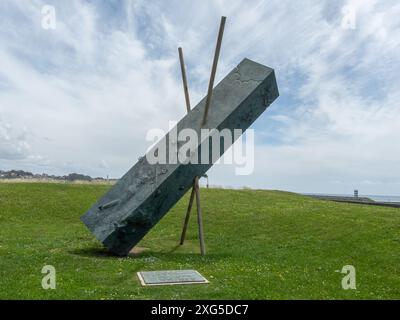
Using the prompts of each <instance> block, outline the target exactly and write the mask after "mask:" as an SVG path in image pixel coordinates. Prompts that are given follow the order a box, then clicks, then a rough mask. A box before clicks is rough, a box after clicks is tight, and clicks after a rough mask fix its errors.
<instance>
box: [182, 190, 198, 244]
mask: <svg viewBox="0 0 400 320" xmlns="http://www.w3.org/2000/svg"><path fill="white" fill-rule="evenodd" d="M194 193H195V187H194V184H193V187H192V192H191V193H190V200H189V206H188V208H187V211H186V217H185V222H184V224H183V230H182V235H181V242H180V245H183V243H184V242H185V237H186V230H187V227H188V224H189V218H190V212H191V211H192V206H193V200H194Z"/></svg>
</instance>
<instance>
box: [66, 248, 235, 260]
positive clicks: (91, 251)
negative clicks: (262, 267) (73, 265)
mask: <svg viewBox="0 0 400 320" xmlns="http://www.w3.org/2000/svg"><path fill="white" fill-rule="evenodd" d="M179 248H181V246H180V245H176V246H174V247H173V248H171V249H170V250H168V251H167V250H166V251H155V250H151V249H147V248H146V249H145V250H143V251H142V252H140V253H137V254H132V253H130V254H129V255H128V256H118V255H115V254H113V253H111V252H110V251H108V250H107V249H106V248H99V247H88V248H81V249H74V250H70V251H69V253H70V254H73V255H78V256H81V257H86V258H101V259H137V260H143V259H146V258H156V259H160V260H162V261H186V260H188V259H190V260H191V261H192V262H212V261H219V260H222V259H224V260H226V259H229V258H232V257H231V256H230V255H229V254H213V253H210V254H206V255H205V256H202V255H200V253H188V252H179V251H177V250H178V249H179Z"/></svg>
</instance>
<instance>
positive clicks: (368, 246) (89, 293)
mask: <svg viewBox="0 0 400 320" xmlns="http://www.w3.org/2000/svg"><path fill="white" fill-rule="evenodd" d="M107 188H109V186H102V185H75V184H40V183H35V184H27V183H17V184H9V183H7V184H0V227H1V229H0V299H371V298H377V299H399V298H400V250H399V249H400V209H394V208H384V207H377V206H366V205H357V204H344V203H334V202H327V201H320V200H314V199H311V198H308V197H304V196H300V195H296V194H292V193H286V192H279V191H253V190H222V189H208V190H207V189H202V190H201V196H202V204H203V219H204V228H205V238H206V247H207V255H206V256H205V257H202V256H200V255H199V245H198V239H197V229H196V226H197V225H196V219H195V215H192V219H191V223H190V228H189V231H188V237H187V242H186V243H185V244H184V245H183V246H181V247H180V246H178V240H179V237H180V232H181V229H182V223H183V218H184V214H185V209H186V205H187V202H188V196H189V195H188V194H187V195H186V196H185V198H183V199H182V200H181V201H180V202H179V203H178V204H177V205H176V206H175V207H174V208H173V209H172V210H171V212H169V213H168V214H167V215H166V216H165V218H164V219H163V220H161V222H160V223H159V224H158V225H157V226H156V227H155V228H154V229H153V230H152V231H151V232H150V233H149V234H148V235H147V236H146V237H145V238H144V239H143V240H142V242H141V243H140V244H139V246H141V247H145V248H148V250H147V251H145V252H143V253H142V254H139V255H138V256H136V257H128V258H117V257H113V256H110V255H108V254H107V252H106V251H105V250H104V249H103V248H102V246H101V244H100V243H98V241H97V240H96V239H95V238H94V237H93V236H92V235H91V234H90V232H89V231H88V230H87V229H86V227H85V226H84V225H83V224H82V223H81V222H80V220H79V217H80V216H81V215H82V214H83V213H84V212H85V211H86V210H87V209H88V208H89V207H90V206H91V204H92V203H93V202H94V201H96V200H97V199H98V197H100V196H101V195H102V194H103V193H104V192H105V191H106V190H107ZM44 265H53V266H54V267H55V268H56V271H57V288H56V290H44V289H42V287H41V280H42V277H43V276H44V275H43V274H42V273H41V270H42V267H43V266H44ZM344 265H354V266H355V268H356V275H357V278H356V280H357V289H356V290H343V289H342V287H341V279H342V277H343V276H344V275H343V274H341V273H339V272H335V270H341V268H342V267H343V266H344ZM192 268H193V269H196V270H198V271H199V272H201V273H202V274H203V275H204V276H205V277H206V278H207V279H208V280H209V281H210V283H209V284H207V285H180V286H162V287H141V286H140V284H139V281H138V279H137V276H136V272H137V271H148V270H166V269H192Z"/></svg>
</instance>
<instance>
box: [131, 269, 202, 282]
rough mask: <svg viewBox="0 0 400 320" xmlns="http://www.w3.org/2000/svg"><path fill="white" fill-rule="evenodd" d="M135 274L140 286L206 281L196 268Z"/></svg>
mask: <svg viewBox="0 0 400 320" xmlns="http://www.w3.org/2000/svg"><path fill="white" fill-rule="evenodd" d="M137 275H138V277H139V280H140V283H141V284H142V286H162V285H172V284H201V283H208V280H207V279H206V278H204V277H203V276H202V275H201V274H200V273H199V272H198V271H196V270H165V271H141V272H138V273H137Z"/></svg>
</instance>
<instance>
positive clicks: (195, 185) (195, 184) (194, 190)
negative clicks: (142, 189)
mask: <svg viewBox="0 0 400 320" xmlns="http://www.w3.org/2000/svg"><path fill="white" fill-rule="evenodd" d="M178 52H179V62H180V65H181V72H182V82H183V90H184V92H185V102H186V110H187V112H188V113H189V112H190V109H191V108H190V98H189V89H188V85H187V78H186V70H185V62H184V59H183V50H182V48H181V47H179V48H178ZM195 195H196V206H197V223H198V225H199V238H200V251H201V254H202V255H204V254H205V246H204V236H203V221H202V215H201V208H200V187H199V177H195V179H194V181H193V186H192V192H191V194H190V199H189V205H188V208H187V211H186V217H185V222H184V224H183V230H182V234H181V241H180V244H181V245H183V243H184V242H185V237H186V230H187V227H188V224H189V218H190V213H191V211H192V206H193V200H194V196H195Z"/></svg>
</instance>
